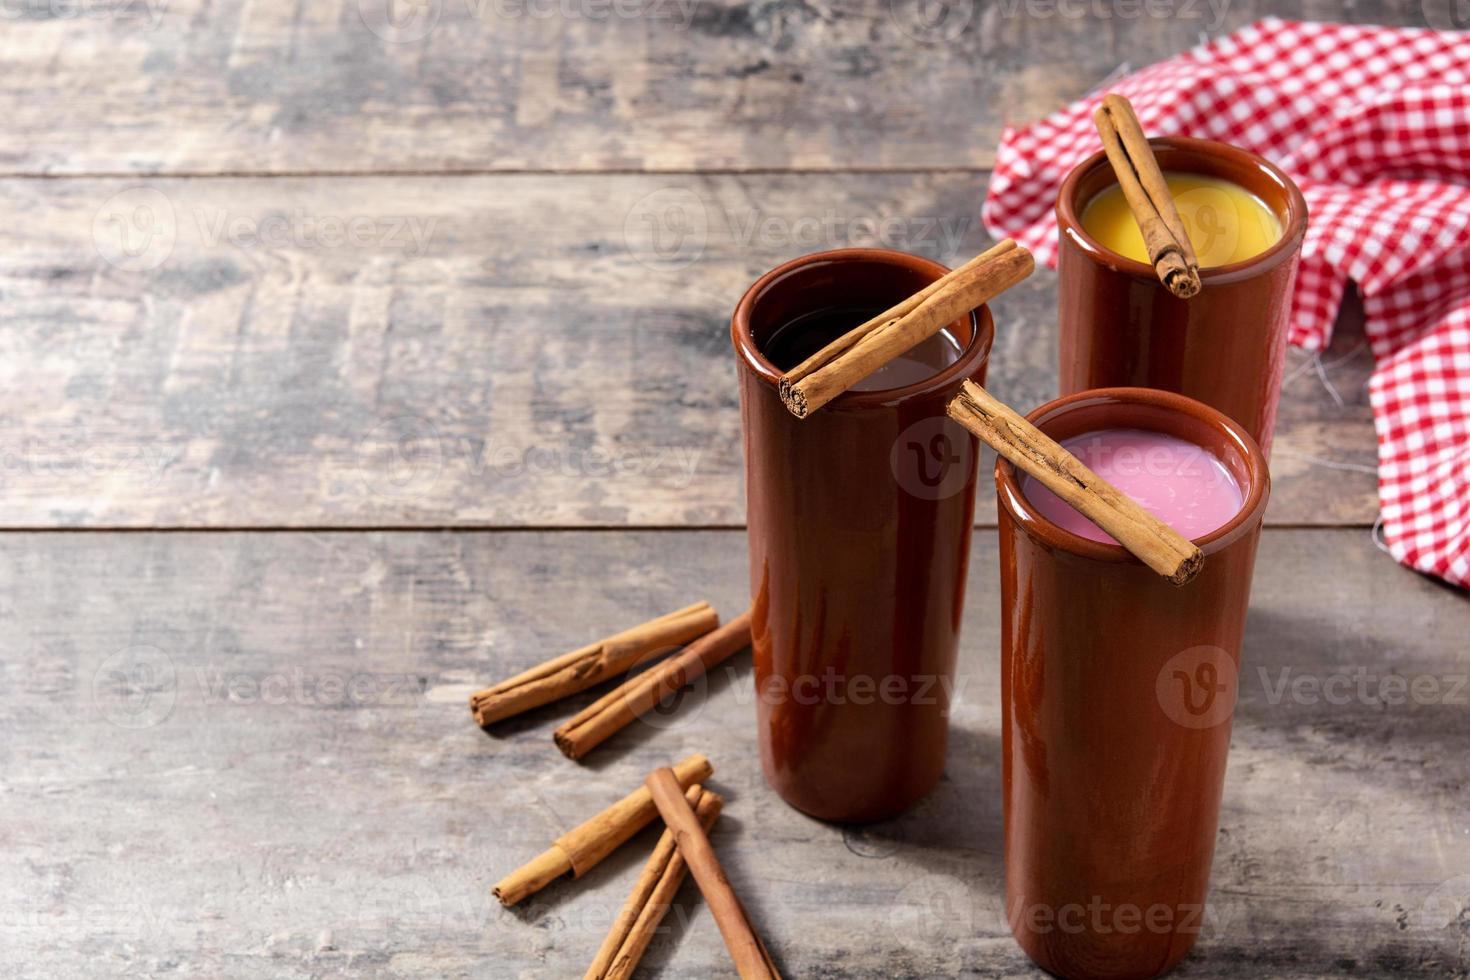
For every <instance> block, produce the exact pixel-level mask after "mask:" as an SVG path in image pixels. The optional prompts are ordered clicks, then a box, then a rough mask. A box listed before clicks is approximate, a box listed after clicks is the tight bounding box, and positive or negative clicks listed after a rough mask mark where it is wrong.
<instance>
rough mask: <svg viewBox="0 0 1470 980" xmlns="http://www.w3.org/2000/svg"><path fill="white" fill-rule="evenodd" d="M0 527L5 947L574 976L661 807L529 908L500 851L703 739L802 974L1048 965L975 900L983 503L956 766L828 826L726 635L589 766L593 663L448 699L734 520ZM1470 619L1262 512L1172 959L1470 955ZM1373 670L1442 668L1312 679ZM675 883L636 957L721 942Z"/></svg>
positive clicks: (117, 961) (1436, 972) (45, 957)
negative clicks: (568, 729) (1209, 820)
mask: <svg viewBox="0 0 1470 980" xmlns="http://www.w3.org/2000/svg"><path fill="white" fill-rule="evenodd" d="M0 554H3V561H0V624H3V626H4V635H5V637H6V640H5V649H6V655H5V657H4V659H3V667H0V671H3V674H0V682H3V683H0V729H3V733H4V737H3V739H0V760H3V765H0V910H3V911H4V920H3V930H4V936H5V941H4V942H3V943H0V972H3V973H5V974H6V975H7V976H16V977H22V978H44V980H71V978H83V977H88V978H89V977H95V976H98V975H103V974H105V975H109V976H144V975H148V976H153V975H177V976H229V977H234V978H242V980H245V978H254V977H260V978H271V980H283V978H297V977H300V978H306V977H322V976H334V977H369V976H371V977H386V976H419V975H432V976H443V977H469V976H475V977H483V976H493V977H565V976H571V975H578V974H579V973H580V971H581V970H582V968H583V967H584V966H585V964H586V963H587V961H588V959H589V957H590V956H591V955H592V953H593V951H594V950H595V949H596V947H597V945H598V943H599V942H600V940H601V938H602V935H603V933H604V931H605V929H606V926H607V924H608V922H609V920H610V918H611V916H612V915H613V914H614V913H615V912H616V910H617V908H618V907H619V905H620V903H621V902H622V900H623V897H624V896H625V894H626V892H627V889H628V887H629V886H630V884H631V882H632V880H633V878H634V877H635V875H636V874H637V870H638V868H639V867H640V866H641V864H642V861H643V859H644V857H645V856H646V853H647V850H648V848H649V847H650V846H651V840H652V833H651V832H650V833H646V834H645V835H644V836H643V837H640V838H638V839H637V840H636V841H635V842H634V843H633V844H630V845H629V846H628V847H626V848H625V849H623V850H622V851H621V852H620V853H618V854H617V855H615V856H614V858H612V859H611V860H610V861H609V862H607V863H606V864H604V865H603V866H600V867H599V868H597V869H595V870H594V871H593V872H592V873H590V874H589V875H587V876H586V877H585V878H583V879H582V880H581V881H580V882H574V883H573V882H564V883H558V884H555V885H553V886H551V887H550V888H549V889H547V890H546V891H544V892H543V893H541V894H540V895H538V896H536V897H535V898H533V899H531V900H529V901H527V902H526V903H525V904H524V905H523V906H522V907H519V908H517V909H516V910H512V911H506V910H502V909H501V908H500V907H499V906H498V905H497V904H495V903H494V902H493V900H492V899H491V898H490V895H489V888H490V885H491V884H492V883H493V882H494V881H496V880H497V879H498V878H499V877H500V876H501V875H503V874H504V873H505V872H507V871H509V870H510V869H511V868H513V867H515V866H516V865H518V864H519V863H520V862H522V861H524V860H526V859H528V858H530V857H531V856H532V855H534V854H535V853H537V852H538V851H540V850H541V849H542V848H543V847H545V846H546V845H547V844H548V843H549V842H550V841H551V840H553V839H554V838H555V837H556V836H558V835H559V834H560V833H562V832H563V831H565V830H567V829H569V828H570V827H571V826H573V825H574V824H576V823H578V822H580V820H582V819H583V818H585V817H586V816H588V815H590V814H592V813H593V812H595V811H597V810H599V809H600V808H601V807H603V806H604V805H606V804H607V803H609V802H611V801H612V800H613V799H615V798H617V797H619V796H621V795H622V794H623V793H624V792H626V791H628V790H630V789H631V788H633V787H634V786H636V785H637V784H638V782H639V780H640V779H641V776H642V775H643V774H644V773H645V772H646V771H647V770H648V769H650V768H652V767H653V766H655V765H659V764H664V763H668V762H671V761H673V760H675V759H678V758H681V757H683V756H684V755H686V754H688V753H690V752H694V751H704V752H707V753H708V754H709V755H710V756H711V757H712V758H713V760H714V762H715V765H716V768H717V771H716V776H715V779H714V781H713V782H714V784H715V785H716V786H718V788H719V789H720V791H721V792H723V793H725V794H726V795H727V797H728V800H729V802H728V804H727V807H726V810H725V816H724V817H722V819H721V821H720V823H719V825H718V828H717V829H716V831H715V834H714V842H715V846H716V847H717V849H718V850H719V852H720V854H721V857H722V860H723V861H724V863H725V866H726V868H727V869H728V870H729V872H730V875H731V878H732V879H733V882H734V884H735V887H736V889H737V891H738V892H739V893H740V894H741V896H742V897H743V898H744V900H745V902H746V904H747V905H748V906H749V908H750V910H751V914H752V916H753V917H754V919H755V921H756V922H757V923H758V924H759V926H760V929H761V931H762V933H763V934H764V936H765V937H766V938H767V940H768V942H769V943H770V945H771V947H772V949H773V950H774V951H775V952H776V954H777V957H778V958H779V960H780V961H781V964H782V966H783V968H784V970H785V972H786V975H788V976H802V977H814V976H815V977H821V976H832V977H835V976H859V977H876V976H882V977H937V976H958V975H967V976H1002V975H1004V976H1022V975H1026V976H1029V975H1032V973H1031V971H1030V970H1029V969H1028V967H1027V965H1026V962H1025V960H1024V958H1023V957H1022V955H1021V954H1020V953H1019V952H1018V950H1017V949H1016V947H1015V946H1014V945H1013V943H1012V942H1011V940H1010V939H1009V938H1008V937H1007V935H1006V934H1005V932H1004V930H1003V928H1002V927H1001V924H1000V922H999V914H998V911H997V909H998V906H999V899H1000V895H1001V880H1000V874H1001V850H1000V847H1001V845H1000V821H1001V811H1000V785H999V780H1000V748H999V738H1000V704H999V696H1000V694H999V678H998V652H997V644H998V634H999V624H998V596H997V573H996V561H995V535H994V532H993V531H982V532H979V533H978V534H977V536H976V539H975V548H974V558H973V561H972V563H971V569H972V571H971V577H970V583H969V591H968V597H967V603H966V624H965V630H964V635H963V651H962V657H961V667H960V673H959V684H958V690H959V696H960V700H959V703H958V705H957V707H956V710H955V713H954V721H953V739H952V741H953V745H952V750H951V758H950V761H949V765H948V771H947V776H946V778H945V780H944V782H943V783H942V784H941V786H940V787H939V788H938V789H937V790H936V791H935V792H934V793H933V794H932V795H931V796H930V797H929V798H928V799H926V800H925V801H924V802H923V803H922V804H921V805H920V806H919V807H918V808H917V809H916V810H915V811H913V812H912V813H910V814H908V815H906V816H904V817H902V818H900V819H897V820H894V821H891V822H889V823H886V824H882V825H878V826H874V827H869V828H866V829H861V830H855V829H848V830H845V831H844V830H843V829H841V828H837V827H832V826H827V825H824V824H821V823H817V822H815V821H812V820H809V819H807V818H805V817H803V816H801V815H799V814H798V813H796V812H794V811H793V810H791V809H789V808H788V807H786V806H785V805H784V804H782V803H781V802H780V801H779V800H777V799H776V798H775V797H774V796H773V794H772V793H771V792H770V791H769V790H767V789H766V788H765V786H764V784H763V782H762V780H761V777H760V774H759V771H758V763H757V755H756V745H755V738H756V732H755V725H754V718H753V707H752V704H751V698H752V694H751V691H750V688H749V681H750V677H749V664H748V658H747V657H745V656H744V655H742V656H741V657H740V658H739V659H738V660H736V661H733V662H732V663H731V664H730V665H727V667H725V668H721V669H720V670H717V671H716V672H715V674H714V677H713V679H712V680H711V681H710V682H709V684H708V685H707V686H706V687H704V688H702V689H700V690H699V691H698V692H697V693H696V694H695V695H693V696H691V697H690V698H689V699H688V700H687V701H686V703H685V704H684V706H683V707H682V708H681V709H680V710H679V711H677V712H674V713H672V714H671V715H669V716H668V717H667V718H665V719H664V720H663V722H662V723H661V724H660V725H659V726H658V727H654V726H653V725H651V724H650V725H642V724H640V725H638V726H635V727H634V728H633V729H630V730H628V731H625V732H622V733H620V734H619V735H618V736H616V737H615V739H614V740H613V741H611V742H609V743H608V744H606V745H604V746H603V747H601V748H599V749H598V750H597V751H596V752H595V753H594V754H593V755H592V757H591V759H590V764H588V765H586V766H582V767H579V766H578V765H576V764H574V763H572V762H569V761H568V760H566V759H564V758H563V757H562V756H561V755H560V754H559V753H558V752H557V751H556V750H555V748H554V747H553V745H552V743H551V738H550V730H551V728H552V727H553V726H554V724H555V723H556V722H557V721H558V719H562V718H565V717H567V716H568V715H569V714H570V713H571V712H573V711H574V710H575V709H576V707H577V706H578V705H581V704H585V703H587V701H588V700H589V699H590V698H591V696H592V693H591V692H589V693H588V694H587V695H585V696H583V697H579V698H576V699H573V702H571V703H566V704H562V705H558V706H555V707H549V708H547V709H543V710H542V711H539V712H537V713H535V714H534V715H532V716H529V717H526V718H523V719H519V720H516V721H513V722H510V723H507V725H505V726H504V727H503V728H501V729H500V731H499V733H498V735H497V736H496V737H490V736H487V735H485V734H483V733H482V732H480V731H479V729H477V728H476V727H475V726H474V725H473V724H472V723H471V722H470V719H469V714H468V711H467V709H466V707H465V704H464V697H465V695H466V693H467V692H468V691H469V690H470V689H471V688H472V687H474V686H476V685H478V684H481V683H485V682H489V681H492V680H495V679H497V678H500V677H503V676H506V675H508V674H510V673H511V672H513V671H516V670H519V669H521V668H523V667H526V666H529V665H531V664H533V663H535V662H537V661H539V660H540V659H543V658H545V657H546V656H549V655H552V654H555V653H559V652H561V651H563V650H565V649H568V648H571V647H573V646H576V645H579V644H581V643H583V642H586V641H589V640H591V639H594V638H596V637H597V636H600V635H603V634H604V633H606V632H609V631H611V630H615V629H617V628H620V627H623V626H625V625H628V624H630V623H632V622H634V621H637V620H641V619H643V618H645V617H649V616H652V615H654V614H657V613H661V612H664V611H666V610H668V609H670V608H673V607H675V606H677V605H680V604H683V603H686V602H688V601H690V600H693V599H696V598H700V597H708V598H709V599H710V600H712V601H713V602H714V603H715V604H716V606H717V608H719V609H720V610H721V611H722V612H723V613H724V614H725V615H727V616H728V615H731V614H733V613H734V612H735V611H736V610H737V609H738V608H740V606H741V605H742V603H743V597H744V596H745V595H746V570H745V548H744V536H743V534H742V533H741V532H738V531H698V532H677V531H668V532H520V533H504V532H499V533H449V532H440V533H418V532H409V533H367V534H364V533H350V534H339V533H319V534H306V533H276V534H258V533H255V534H252V533H244V534H235V533H213V534H194V533H173V534H127V533H123V534H118V533H93V534H6V535H3V536H0ZM1467 626H1470V607H1467V605H1466V599H1465V597H1464V595H1463V594H1462V593H1457V592H1454V591H1452V590H1449V589H1446V588H1444V587H1441V586H1438V585H1436V584H1434V583H1433V582H1431V581H1429V580H1427V579H1424V578H1421V577H1419V576H1417V575H1415V574H1413V573H1411V572H1409V571H1406V570H1404V569H1402V568H1399V567H1398V566H1396V565H1395V564H1394V563H1393V562H1392V561H1391V560H1390V559H1389V558H1388V557H1387V556H1385V555H1383V554H1382V553H1380V552H1379V551H1378V550H1377V549H1375V548H1374V546H1373V545H1372V543H1371V541H1370V540H1369V537H1368V534H1367V533H1366V532H1359V531H1347V530H1289V529H1279V530H1270V531H1268V532H1267V533H1266V535H1265V537H1264V540H1263V542H1262V548H1261V552H1260V559H1259V564H1258V568H1257V575H1256V587H1255V603H1254V608H1253V611H1252V617H1251V623H1250V628H1249V631H1248V639H1247V649H1246V653H1245V656H1246V663H1247V669H1246V671H1245V673H1244V674H1243V682H1242V700H1241V704H1240V707H1239V710H1238V715H1237V724H1236V729H1235V736H1234V748H1233V750H1232V759H1231V765H1230V769H1229V774H1228V777H1227V788H1226V793H1225V802H1224V813H1223V819H1222V826H1221V831H1220V836H1219V844H1218V849H1217V855H1216V862H1215V873H1214V879H1213V897H1212V902H1213V905H1212V909H1213V912H1212V916H1213V918H1212V919H1211V920H1210V924H1209V925H1207V927H1206V933H1205V935H1204V938H1203V939H1202V940H1201V944H1200V947H1199V951H1198V952H1197V953H1196V954H1194V955H1193V956H1192V957H1191V958H1190V959H1189V960H1188V961H1187V963H1186V964H1185V966H1184V968H1183V969H1182V971H1181V973H1180V974H1179V975H1180V976H1186V977H1237V978H1255V977H1261V976H1271V977H1302V978H1306V977H1320V976H1329V975H1341V976H1386V975H1399V976H1463V974H1464V971H1465V969H1466V967H1467V965H1470V961H1467V954H1470V924H1467V918H1466V915H1465V911H1464V909H1465V907H1466V905H1467V904H1470V824H1467V819H1470V817H1467V813H1466V809H1465V805H1464V803H1465V790H1466V777H1467V772H1470V724H1467V723H1466V722H1467V711H1470V709H1467V707H1466V705H1465V701H1464V697H1465V692H1464V689H1463V688H1461V689H1459V690H1458V691H1457V692H1455V693H1454V695H1453V696H1450V692H1449V690H1448V688H1449V686H1451V685H1453V684H1455V683H1456V678H1460V679H1463V677H1464V676H1465V674H1466V672H1467V671H1470V656H1467V651H1466V646H1465V643H1464V636H1465V634H1466V629H1467ZM1260 671H1264V672H1265V675H1264V676H1258V672H1260ZM1283 671H1286V672H1287V674H1286V677H1287V678H1288V681H1289V684H1290V688H1289V690H1288V692H1287V693H1286V695H1285V696H1284V697H1281V698H1275V697H1274V696H1273V694H1272V691H1273V690H1274V689H1275V687H1276V685H1277V684H1278V682H1279V680H1280V678H1281V677H1282V672H1283ZM1359 671H1363V672H1365V673H1366V674H1368V675H1371V676H1373V677H1375V678H1381V677H1384V676H1388V675H1394V676H1399V677H1403V678H1407V679H1414V678H1429V679H1431V680H1432V681H1433V682H1434V683H1436V684H1438V685H1439V686H1440V693H1439V700H1438V701H1437V702H1435V701H1430V702H1420V701H1415V700H1413V699H1410V700H1408V702H1407V703H1403V704H1384V703H1377V704H1371V703H1367V702H1366V701H1364V700H1360V699H1358V698H1357V697H1356V696H1354V697H1351V698H1349V699H1348V702H1347V703H1345V704H1329V703H1327V701H1326V700H1324V699H1323V698H1322V697H1321V696H1318V697H1317V698H1316V700H1315V701H1313V699H1312V697H1311V696H1310V691H1309V690H1306V689H1303V688H1300V687H1299V686H1298V681H1297V678H1300V677H1307V678H1314V679H1315V681H1316V683H1318V684H1320V683H1322V682H1324V681H1327V680H1328V679H1330V678H1333V677H1338V676H1348V677H1350V678H1351V677H1356V676H1357V673H1358V672H1359ZM1421 683H1428V682H1427V681H1426V682H1421ZM1352 684H1353V685H1354V686H1355V685H1356V681H1353V682H1352ZM1376 684H1377V682H1375V684H1374V686H1370V691H1371V692H1377V691H1378V690H1379V688H1378V687H1377V686H1376ZM324 685H326V686H324ZM331 685H335V686H331ZM1328 690H1329V691H1337V688H1336V687H1334V686H1331V685H1329V688H1328ZM1337 693H1340V692H1337ZM1335 696H1336V695H1335V694H1334V697H1335ZM680 903H681V904H680V911H679V912H677V913H675V914H676V915H679V916H683V919H681V920H676V923H679V924H676V926H675V928H673V929H672V930H671V931H670V932H669V933H668V934H667V935H665V936H663V937H662V938H660V940H659V941H658V942H657V944H656V946H655V948H654V950H653V952H652V953H651V956H650V963H651V964H658V965H661V967H662V975H664V976H670V977H701V978H703V977H724V976H732V975H733V974H732V971H731V970H730V967H729V964H728V961H727V959H726V955H725V952H724V949H723V946H722V944H721V942H720V939H719V935H718V932H717V930H716V929H715V926H714V923H713V922H712V920H711V919H710V917H709V914H708V911H707V910H706V909H705V908H703V906H702V904H701V903H700V902H699V900H698V897H697V895H696V894H695V892H694V891H693V890H692V889H687V888H686V890H685V891H684V892H683V893H682V896H681V899H680ZM648 975H658V973H657V971H654V972H651V973H649V974H648Z"/></svg>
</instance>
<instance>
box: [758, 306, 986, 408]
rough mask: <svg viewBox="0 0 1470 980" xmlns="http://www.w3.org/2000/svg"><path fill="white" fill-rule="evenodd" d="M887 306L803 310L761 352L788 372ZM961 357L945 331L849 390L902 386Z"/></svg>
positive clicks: (779, 328)
mask: <svg viewBox="0 0 1470 980" xmlns="http://www.w3.org/2000/svg"><path fill="white" fill-rule="evenodd" d="M884 309H886V307H876V308H875V307H871V306H839V307H828V308H826V309H821V310H813V311H812V312H810V313H803V314H802V315H801V316H798V317H796V318H795V319H794V320H792V321H791V322H790V323H787V324H784V325H783V326H780V327H778V328H777V329H776V331H775V332H774V333H772V334H771V336H770V339H769V340H767V341H766V342H765V344H764V345H763V346H762V347H761V353H762V354H764V355H766V360H768V361H770V362H771V363H772V364H774V365H776V367H778V368H780V369H781V370H782V371H789V370H791V369H792V368H794V367H796V365H798V364H800V363H801V362H802V361H804V360H806V359H807V358H808V357H811V356H812V355H813V354H815V353H816V352H817V351H819V350H821V349H822V348H823V347H826V346H827V345H828V344H830V343H832V341H834V340H836V339H837V338H838V337H841V336H842V335H843V334H845V333H847V332H848V331H849V330H851V329H853V328H854V327H856V326H859V325H860V324H864V323H867V322H868V321H869V320H871V319H873V317H875V316H877V315H879V314H880V313H882V312H883V310H884ZM959 359H960V344H959V341H957V340H955V339H954V335H953V334H952V333H950V332H949V331H948V330H941V331H939V333H937V334H935V335H934V336H932V337H930V338H929V339H928V340H922V341H920V342H919V343H917V344H915V345H914V346H913V347H912V348H911V349H909V350H908V351H907V352H905V353H904V354H903V355H901V356H899V357H895V358H894V359H893V360H891V361H889V362H888V363H887V364H885V365H883V366H882V367H880V368H879V369H878V370H876V371H874V372H873V373H872V374H870V375H868V376H867V377H866V378H863V379H862V380H861V381H859V382H858V383H857V384H855V385H853V386H852V387H851V388H850V389H848V390H850V391H885V390H887V389H890V388H904V387H907V386H908V385H911V384H918V383H919V382H920V381H924V380H926V379H928V378H932V377H934V375H936V374H938V373H939V372H940V371H943V370H944V369H945V368H947V367H949V366H950V365H951V364H953V363H954V362H955V361H957V360H959Z"/></svg>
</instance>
